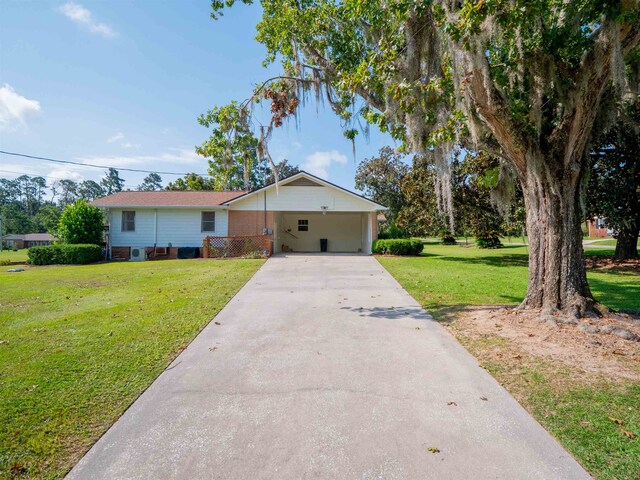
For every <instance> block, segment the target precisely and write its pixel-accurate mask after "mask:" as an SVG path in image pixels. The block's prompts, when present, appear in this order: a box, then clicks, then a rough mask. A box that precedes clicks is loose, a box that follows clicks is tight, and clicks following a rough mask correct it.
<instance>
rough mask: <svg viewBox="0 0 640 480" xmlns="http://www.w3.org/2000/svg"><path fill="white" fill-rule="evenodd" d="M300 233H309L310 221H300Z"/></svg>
mask: <svg viewBox="0 0 640 480" xmlns="http://www.w3.org/2000/svg"><path fill="white" fill-rule="evenodd" d="M298 231H299V232H308V231H309V220H302V219H300V220H298Z"/></svg>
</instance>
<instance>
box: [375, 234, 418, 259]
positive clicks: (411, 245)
mask: <svg viewBox="0 0 640 480" xmlns="http://www.w3.org/2000/svg"><path fill="white" fill-rule="evenodd" d="M423 248H424V244H423V243H422V240H415V239H412V240H409V239H406V238H390V239H380V240H376V241H375V242H373V245H372V247H371V251H372V252H373V253H381V254H383V255H385V254H386V255H419V254H420V253H421V252H422V249H423Z"/></svg>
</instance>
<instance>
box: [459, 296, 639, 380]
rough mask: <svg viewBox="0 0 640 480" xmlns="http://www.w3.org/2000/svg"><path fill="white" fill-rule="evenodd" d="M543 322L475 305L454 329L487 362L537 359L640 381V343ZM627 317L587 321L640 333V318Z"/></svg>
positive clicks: (533, 314) (525, 314)
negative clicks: (622, 319) (623, 318)
mask: <svg viewBox="0 0 640 480" xmlns="http://www.w3.org/2000/svg"><path fill="white" fill-rule="evenodd" d="M541 318H542V316H541V315H540V313H538V312H530V311H518V310H515V309H512V308H508V309H507V308H500V309H496V307H475V308H470V309H468V310H466V311H464V312H460V313H458V314H457V315H456V317H455V320H454V321H453V322H452V323H451V324H449V328H451V329H452V330H453V333H454V334H456V336H459V335H462V336H463V337H466V338H467V339H468V340H469V341H470V342H471V343H473V344H474V345H475V348H473V350H476V351H475V352H474V354H476V356H478V355H477V353H478V351H480V350H481V357H482V358H481V360H483V361H495V362H498V363H519V362H520V361H525V360H526V358H530V357H537V358H538V359H540V360H543V361H547V360H548V361H551V362H553V363H556V362H559V363H561V364H564V365H566V366H567V367H570V369H571V370H574V369H575V370H577V371H582V372H585V373H587V374H589V375H588V376H593V375H596V376H604V377H605V378H607V379H608V380H614V381H615V380H640V343H638V342H632V341H628V340H624V339H622V338H620V337H618V336H616V335H611V334H607V333H595V334H594V333H587V332H584V331H582V330H580V329H578V327H577V326H576V325H565V324H559V325H558V326H551V325H549V324H547V323H545V322H542V321H540V319H541ZM625 319H626V321H620V320H616V319H612V318H602V319H588V320H587V321H586V322H585V323H586V324H590V325H593V326H598V327H599V328H602V327H604V325H607V324H609V325H615V326H620V327H624V328H626V329H628V330H630V331H632V332H633V333H635V334H636V335H640V319H637V318H634V317H631V316H626V317H625ZM605 330H606V328H605ZM461 340H462V339H461ZM463 343H465V342H464V341H463ZM470 346H471V345H470Z"/></svg>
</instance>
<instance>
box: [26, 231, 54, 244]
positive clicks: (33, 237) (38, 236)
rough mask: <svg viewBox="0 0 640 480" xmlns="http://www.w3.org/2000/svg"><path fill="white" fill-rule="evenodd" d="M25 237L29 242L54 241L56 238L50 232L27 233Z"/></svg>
mask: <svg viewBox="0 0 640 480" xmlns="http://www.w3.org/2000/svg"><path fill="white" fill-rule="evenodd" d="M24 239H25V240H26V241H28V242H47V241H49V242H52V241H53V240H54V239H53V235H51V234H50V233H26V234H25V235H24Z"/></svg>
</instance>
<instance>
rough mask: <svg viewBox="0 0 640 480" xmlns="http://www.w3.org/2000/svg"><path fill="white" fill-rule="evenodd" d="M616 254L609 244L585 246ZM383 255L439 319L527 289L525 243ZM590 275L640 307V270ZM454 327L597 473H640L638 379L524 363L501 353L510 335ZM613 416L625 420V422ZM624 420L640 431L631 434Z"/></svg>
mask: <svg viewBox="0 0 640 480" xmlns="http://www.w3.org/2000/svg"><path fill="white" fill-rule="evenodd" d="M612 254H613V250H607V249H598V250H596V249H594V250H591V251H588V252H586V255H599V256H600V255H602V256H610V255H612ZM378 260H379V262H380V263H381V264H382V265H383V266H384V267H385V268H386V269H387V270H388V271H389V272H390V273H391V274H392V275H393V276H394V277H395V278H396V279H397V280H398V281H399V282H400V284H401V285H402V286H403V287H404V288H405V289H406V290H407V291H408V292H409V293H410V294H411V295H412V296H413V297H414V298H415V299H416V300H417V301H418V302H419V303H420V304H422V305H423V306H424V307H425V309H427V310H428V311H430V312H431V313H432V314H433V315H434V317H435V318H436V319H437V320H440V321H442V320H452V319H454V318H455V317H456V315H457V314H460V312H461V311H463V310H465V309H466V308H467V307H471V306H474V305H487V304H509V305H515V304H518V303H519V302H520V301H521V300H522V299H523V297H524V295H525V292H526V289H527V250H526V247H515V246H513V247H506V248H503V249H499V250H480V249H477V248H475V247H461V246H443V245H436V244H427V245H426V246H425V250H424V253H423V254H422V255H421V256H419V257H378ZM587 276H588V279H589V284H590V286H591V289H592V292H593V293H594V295H595V296H596V298H598V299H599V300H600V301H601V302H602V303H604V304H606V305H608V306H610V307H613V308H616V309H621V308H627V309H633V310H640V281H639V280H640V279H639V277H638V275H637V274H634V273H631V272H623V271H615V270H598V271H593V270H590V271H588V273H587ZM452 332H453V333H454V335H456V337H457V338H458V340H459V341H460V342H461V343H462V344H463V345H464V346H465V347H466V348H467V349H468V350H469V351H470V352H471V353H472V354H473V355H474V356H476V357H477V358H478V359H479V361H480V362H481V363H482V365H483V366H484V367H485V368H487V370H488V371H490V372H491V374H492V375H493V376H494V377H496V379H497V380H498V381H499V382H500V383H502V384H503V385H504V386H505V387H506V388H507V389H508V390H509V391H510V392H511V393H512V394H513V395H514V396H515V397H516V398H517V399H518V400H519V401H520V402H521V403H522V405H523V406H525V408H527V409H528V410H529V412H530V413H531V414H532V415H533V416H534V417H535V418H536V419H537V420H538V421H539V422H540V423H541V424H542V425H543V426H544V427H545V428H546V429H547V430H549V431H550V432H551V433H552V434H553V435H555V436H556V438H558V440H559V441H560V442H561V443H562V444H563V445H564V446H565V448H567V449H568V450H569V451H570V452H571V453H572V454H573V455H574V456H575V457H576V458H577V459H578V460H579V461H580V462H581V463H582V465H584V466H585V468H587V469H588V470H589V471H590V472H591V474H592V475H594V476H595V477H596V478H598V479H612V478H617V479H623V478H640V438H638V437H640V403H639V402H638V399H639V398H640V382H637V381H635V382H634V381H631V380H619V379H615V380H612V379H608V378H603V377H601V376H596V377H594V376H585V375H584V374H583V372H580V374H578V371H579V367H578V366H575V368H568V367H566V366H564V365H563V364H560V363H559V362H557V361H555V362H554V361H542V360H540V357H533V356H531V358H530V360H531V361H529V362H528V366H527V367H526V368H522V366H521V364H518V363H517V361H516V360H513V359H512V358H513V357H514V355H506V354H505V355H503V356H502V357H501V359H500V360H499V361H496V360H495V356H494V355H495V351H496V349H507V348H514V347H513V346H512V345H511V344H510V340H507V339H506V338H504V337H500V336H495V335H494V336H483V337H482V338H471V336H470V335H468V334H467V332H465V330H464V327H458V326H457V324H456V322H455V321H454V322H453V324H452ZM517 353H522V352H517ZM522 356H523V357H524V356H526V353H522ZM518 358H520V355H518ZM514 372H517V374H514ZM610 417H613V418H617V419H620V420H622V421H623V425H622V426H620V425H618V424H616V423H615V422H614V421H612V420H610ZM621 428H624V429H626V430H627V431H630V432H634V433H635V434H636V435H637V437H636V438H635V439H630V438H627V437H626V436H625V435H624V434H622V433H621Z"/></svg>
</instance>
